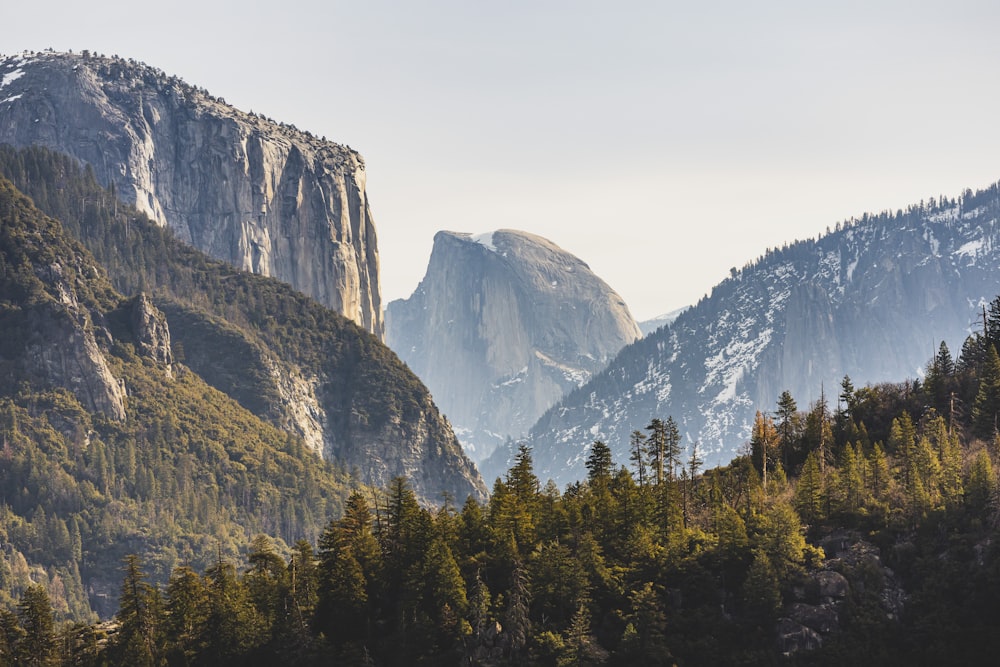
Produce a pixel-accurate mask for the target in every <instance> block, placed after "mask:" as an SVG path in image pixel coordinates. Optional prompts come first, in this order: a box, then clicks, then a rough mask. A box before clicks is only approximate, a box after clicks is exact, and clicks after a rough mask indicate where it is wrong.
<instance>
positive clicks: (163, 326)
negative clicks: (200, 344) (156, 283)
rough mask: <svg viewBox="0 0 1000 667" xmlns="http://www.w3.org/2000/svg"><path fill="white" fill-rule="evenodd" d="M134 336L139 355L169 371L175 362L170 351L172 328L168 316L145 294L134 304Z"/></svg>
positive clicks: (141, 294) (137, 298)
mask: <svg viewBox="0 0 1000 667" xmlns="http://www.w3.org/2000/svg"><path fill="white" fill-rule="evenodd" d="M131 319H132V335H133V337H134V338H135V343H136V347H137V348H138V351H139V354H141V355H143V356H146V357H149V358H150V359H152V360H153V361H155V362H156V363H159V364H163V365H164V366H166V367H167V369H168V370H169V368H170V365H171V364H172V363H173V362H174V355H173V352H172V351H171V349H170V328H169V327H168V326H167V318H166V316H165V315H164V314H163V313H162V312H160V310H159V309H158V308H157V307H156V306H154V305H153V302H152V301H150V300H149V297H147V296H146V294H145V293H140V294H139V296H137V297H136V298H135V300H134V301H133V303H132V318H131Z"/></svg>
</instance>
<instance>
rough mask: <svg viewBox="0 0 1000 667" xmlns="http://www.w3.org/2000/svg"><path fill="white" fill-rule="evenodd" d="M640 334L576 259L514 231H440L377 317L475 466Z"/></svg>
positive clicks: (611, 295) (624, 310) (626, 313)
mask: <svg viewBox="0 0 1000 667" xmlns="http://www.w3.org/2000/svg"><path fill="white" fill-rule="evenodd" d="M639 335H640V334H639V329H638V327H637V326H636V323H635V321H634V320H633V319H632V316H631V315H630V314H629V311H628V308H627V307H626V306H625V303H624V302H623V301H622V299H621V297H620V296H618V294H616V293H615V292H614V291H613V290H612V289H611V288H610V287H608V285H607V284H606V283H604V281H602V280H601V279H600V278H598V277H597V276H596V275H594V274H593V273H592V272H591V271H590V269H589V267H588V266H587V265H586V264H585V263H584V262H582V261H580V260H579V259H578V258H576V257H574V256H573V255H571V254H570V253H568V252H566V251H564V250H562V249H561V248H559V247H558V246H556V245H555V244H553V243H551V242H550V241H547V240H546V239H543V238H541V237H538V236H535V235H532V234H528V233H525V232H519V231H514V230H500V231H496V232H493V233H491V234H484V235H481V236H471V235H469V234H463V233H455V232H439V233H438V234H437V235H436V236H435V237H434V248H433V251H432V252H431V258H430V262H429V263H428V267H427V273H426V275H425V276H424V279H423V280H422V281H421V283H420V285H419V286H418V287H417V290H416V291H415V292H414V293H413V295H412V296H411V297H410V298H409V299H405V300H398V301H393V302H392V303H390V304H389V307H388V309H387V312H386V339H387V342H388V343H389V346H390V347H392V348H393V349H394V350H395V351H396V353H397V354H399V356H400V357H401V358H402V359H403V360H404V361H405V362H406V363H407V364H408V365H409V366H410V368H412V369H413V370H414V372H416V374H417V375H418V376H419V377H420V378H421V379H422V380H423V381H424V382H425V383H426V384H427V386H428V387H429V388H430V390H431V393H432V395H433V396H434V400H435V401H436V402H437V404H438V406H440V408H441V410H442V411H443V412H444V413H445V414H446V415H448V418H449V419H450V420H451V421H452V423H453V424H454V425H455V428H456V431H458V433H459V434H460V437H461V439H462V441H463V444H465V445H466V446H467V447H468V448H469V449H470V451H471V452H473V455H474V456H475V457H476V458H480V459H481V458H483V457H484V456H486V455H488V454H489V453H490V451H491V450H492V449H493V448H494V447H496V446H497V445H498V444H500V443H502V442H503V441H504V440H505V439H506V438H508V437H518V436H520V435H522V434H524V433H526V432H527V429H528V428H529V427H530V426H531V424H532V423H534V421H535V420H536V419H537V418H538V417H539V416H540V415H541V414H542V413H543V412H544V411H545V410H546V409H547V408H548V407H549V406H550V405H552V404H553V403H554V402H555V401H557V400H558V399H559V398H560V397H561V396H562V395H563V394H564V393H566V392H567V391H569V390H571V389H574V388H576V387H578V386H579V385H581V384H582V383H584V382H586V380H587V379H588V378H589V377H590V376H591V375H592V374H593V373H595V372H597V371H599V370H601V369H602V368H603V367H604V365H605V364H606V363H607V361H608V360H609V359H610V358H611V357H612V356H613V355H614V354H616V353H617V352H618V350H620V349H621V348H622V347H623V346H625V345H627V344H628V343H631V342H632V341H634V340H636V339H637V338H638V337H639Z"/></svg>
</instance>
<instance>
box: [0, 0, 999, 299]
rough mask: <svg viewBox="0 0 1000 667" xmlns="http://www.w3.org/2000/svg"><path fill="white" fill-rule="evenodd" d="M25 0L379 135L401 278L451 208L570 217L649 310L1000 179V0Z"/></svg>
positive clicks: (534, 219)
mask: <svg viewBox="0 0 1000 667" xmlns="http://www.w3.org/2000/svg"><path fill="white" fill-rule="evenodd" d="M816 4H817V3H801V2H766V3H745V2H728V1H727V2H703V3H674V2H618V3H613V4H612V3H598V2H582V1H574V2H568V1H565V2H538V1H537V0H536V1H535V2H521V1H512V2H507V3H499V4H498V3H470V2H459V1H448V0H431V1H429V2H423V3H404V2H378V1H365V2H353V3H344V2H310V1H304V0H293V1H291V2H285V3H282V4H281V5H280V6H279V5H273V4H270V3H258V2H250V3H248V2H240V3H212V2H191V1H190V0H179V1H178V2H174V3H171V4H169V5H162V4H161V5H137V4H135V3H132V2H124V1H118V0H116V1H113V2H91V3H82V4H81V3H69V2H54V3H53V2H36V3H27V2H21V3H8V5H7V6H5V7H4V12H3V14H4V16H3V20H2V22H0V52H2V53H7V54H11V53H16V52H19V51H21V50H26V49H27V50H42V49H45V48H49V47H51V48H54V49H57V50H74V51H80V50H83V49H89V50H91V51H94V52H97V53H104V54H107V55H112V54H117V55H120V56H122V57H126V58H134V59H136V60H141V61H143V62H145V63H147V64H150V65H153V66H155V67H158V68H160V69H162V70H164V71H166V72H168V73H169V74H175V75H177V76H180V77H182V78H183V79H185V80H186V81H188V82H189V83H191V84H194V85H198V86H200V87H204V88H207V89H208V90H209V91H210V92H212V93H213V94H215V95H218V96H222V97H224V98H225V99H226V100H227V101H228V102H230V103H231V104H234V105H235V106H237V107H239V108H242V109H244V110H254V111H257V112H259V113H263V114H265V115H267V116H270V117H272V118H274V119H276V120H280V121H284V122H287V123H293V124H295V125H297V126H298V127H299V128H300V129H304V130H309V131H311V132H313V133H314V134H316V135H320V136H323V135H325V136H326V137H328V138H329V139H331V140H334V141H337V142H339V143H346V144H349V145H350V146H352V147H353V148H355V149H357V150H359V151H360V152H361V153H362V155H364V157H365V159H366V162H367V171H368V193H369V196H370V198H371V202H372V208H373V212H374V214H375V220H376V224H377V227H378V231H379V247H380V251H381V260H382V290H383V297H384V299H385V301H389V300H392V299H396V298H401V297H406V296H409V294H410V293H411V292H412V291H413V289H414V288H415V287H416V285H417V282H418V281H419V280H420V278H421V276H422V275H423V272H424V269H425V267H426V263H427V259H428V256H429V253H430V248H431V241H432V238H433V235H434V233H435V232H436V231H438V230H440V229H452V230H461V231H471V232H482V231H488V230H492V229H496V228H500V227H512V228H518V229H524V230H528V231H531V232H533V233H536V234H540V235H542V236H545V237H547V238H549V239H551V240H552V241H554V242H555V243H557V244H558V245H560V246H562V247H563V248H565V249H567V250H569V251H570V252H573V253H574V254H576V255H578V256H579V257H581V258H582V259H583V260H584V261H586V262H588V263H589V264H590V266H591V268H593V269H594V271H595V272H596V273H597V274H598V275H600V276H601V277H603V278H604V279H605V280H606V281H607V282H608V283H609V284H610V285H611V286H612V287H614V288H615V289H616V290H617V291H618V292H619V293H620V294H621V295H622V296H623V297H624V298H625V300H626V302H627V303H628V304H629V306H630V308H631V310H632V313H633V315H635V316H636V318H637V319H647V318H650V317H653V316H655V315H657V314H660V313H662V312H665V311H668V310H672V309H674V308H676V307H678V306H683V305H686V304H690V303H693V302H694V301H696V300H697V299H698V298H699V297H700V296H701V295H702V294H704V293H705V292H707V291H708V290H710V289H711V287H712V285H714V284H715V283H716V282H718V281H719V280H721V279H722V278H724V277H725V276H726V275H727V274H728V271H729V268H730V267H732V266H735V267H739V266H742V265H743V264H744V263H746V262H747V261H749V260H751V259H753V258H755V257H757V256H758V255H760V254H762V253H763V252H764V251H765V250H766V249H767V248H768V247H771V246H778V245H781V244H783V243H785V242H788V241H791V240H793V239H798V238H806V237H812V236H815V235H817V234H819V233H822V232H823V231H824V230H825V229H826V228H827V227H833V226H834V225H835V223H836V222H837V221H839V220H843V219H846V218H849V217H851V216H853V215H861V214H862V213H864V212H866V211H879V210H882V209H886V208H892V209H895V208H900V207H905V206H906V205H908V204H911V203H916V202H919V201H920V200H921V199H922V198H926V197H930V196H936V195H938V194H946V195H949V196H954V195H958V194H960V192H961V191H962V190H963V189H964V188H967V187H971V188H976V187H983V186H986V185H988V184H989V183H992V182H994V181H996V180H998V179H1000V164H998V163H997V159H996V156H997V155H1000V124H998V123H997V122H996V118H997V117H998V111H1000V86H997V83H996V77H997V74H996V68H997V65H998V63H1000V42H998V40H996V38H995V35H996V31H997V28H998V27H1000V21H998V19H1000V6H997V5H996V3H991V2H975V1H968V2H961V1H959V2H955V1H952V2H947V3H946V2H934V3H919V2H841V3H837V6H836V7H821V6H813V5H816Z"/></svg>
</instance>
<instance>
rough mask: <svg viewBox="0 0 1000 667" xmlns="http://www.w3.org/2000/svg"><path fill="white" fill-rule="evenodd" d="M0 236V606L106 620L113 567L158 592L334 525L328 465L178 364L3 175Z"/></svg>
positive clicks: (163, 328)
mask: <svg viewBox="0 0 1000 667" xmlns="http://www.w3.org/2000/svg"><path fill="white" fill-rule="evenodd" d="M109 201H110V198H109ZM0 223H2V224H0V331H2V332H3V335H2V336H0V443H2V444H0V494H2V496H3V498H4V502H3V504H2V506H0V575H2V576H0V607H9V606H11V604H10V603H11V601H12V600H14V599H16V597H17V595H18V594H19V592H20V591H23V590H24V589H25V588H26V587H27V586H29V585H31V584H32V583H36V584H37V583H40V584H43V585H45V586H46V588H47V589H48V590H49V592H50V595H52V596H53V598H54V599H53V606H54V608H55V611H56V613H57V615H58V616H59V617H60V618H73V619H76V620H84V619H88V618H94V617H95V612H96V613H97V614H100V615H101V616H104V617H107V616H109V615H110V614H111V613H112V612H113V611H114V607H115V601H116V600H117V591H118V582H119V581H120V570H119V566H120V562H121V558H122V557H123V556H124V555H125V554H126V553H129V552H133V553H134V552H142V553H144V554H146V557H147V562H148V563H150V569H151V571H152V572H153V574H154V575H156V577H157V579H158V580H160V581H163V580H165V578H166V576H167V574H169V572H170V570H171V569H172V568H173V567H175V566H176V565H177V564H178V563H180V562H182V561H191V562H200V563H202V564H203V565H207V564H209V563H211V562H212V560H213V559H214V558H217V554H221V553H223V552H225V553H229V554H232V555H235V554H236V553H238V549H240V548H242V547H244V546H245V544H246V543H247V541H248V540H249V539H250V537H251V536H252V535H253V534H255V533H258V532H265V531H266V532H272V533H275V534H277V535H279V536H280V537H281V538H282V539H283V540H286V541H288V542H292V541H294V540H296V539H301V538H307V539H315V538H316V537H317V536H318V535H319V533H320V531H321V530H322V528H323V526H324V525H325V523H326V522H327V521H328V520H329V517H331V516H335V515H337V514H339V513H340V511H341V508H342V506H343V502H344V499H345V497H346V495H347V493H348V491H349V484H350V480H349V477H348V474H347V473H346V472H345V471H344V470H343V469H342V468H336V467H334V466H332V465H329V464H327V463H324V462H323V461H322V460H321V459H320V458H319V457H317V456H314V455H312V454H310V453H309V452H308V451H307V450H306V449H305V448H304V447H303V443H302V441H301V439H297V438H294V437H291V436H289V435H288V434H287V433H285V432H283V431H280V430H279V429H277V428H275V427H274V426H271V425H269V424H267V423H266V422H265V421H264V420H262V419H260V418H258V417H256V416H255V415H253V414H252V413H251V412H250V411H248V410H246V409H245V408H243V407H241V406H240V405H238V404H237V403H236V401H234V400H232V399H231V398H229V397H227V396H226V395H225V394H223V393H221V392H219V391H216V390H215V389H213V388H212V387H210V386H209V385H207V384H206V383H205V382H204V381H203V380H202V379H201V378H200V377H199V376H198V375H197V374H196V373H193V372H191V371H190V370H189V369H188V368H187V367H186V366H184V365H182V364H178V363H177V362H176V361H175V360H174V358H173V352H172V345H171V330H170V327H169V325H168V323H167V319H166V317H165V316H164V314H163V313H162V312H161V311H160V310H159V309H158V308H157V307H156V306H155V305H153V303H152V302H151V301H150V300H149V299H148V298H147V297H146V295H144V294H139V295H137V296H136V297H133V298H125V297H123V296H122V295H120V294H119V293H117V292H116V291H115V290H114V289H113V287H112V286H111V284H110V282H109V281H108V279H107V276H106V274H105V272H104V270H103V269H102V268H101V267H100V265H99V263H98V262H97V261H96V260H95V258H94V257H93V256H92V255H91V254H90V253H89V252H88V251H87V250H86V249H85V248H84V247H83V246H82V245H81V244H79V243H78V242H76V241H74V240H72V239H70V238H69V237H68V236H67V235H66V234H65V231H64V229H63V228H62V226H61V225H60V224H59V223H58V222H57V221H56V220H54V219H52V218H49V217H46V216H45V215H43V214H42V213H41V212H40V211H39V210H37V209H36V208H35V207H34V206H33V205H32V202H31V201H30V200H29V199H28V198H27V197H25V196H24V195H22V194H21V193H20V192H18V191H17V190H16V189H15V188H14V186H13V185H12V183H11V182H10V181H8V180H6V179H4V178H2V177H0Z"/></svg>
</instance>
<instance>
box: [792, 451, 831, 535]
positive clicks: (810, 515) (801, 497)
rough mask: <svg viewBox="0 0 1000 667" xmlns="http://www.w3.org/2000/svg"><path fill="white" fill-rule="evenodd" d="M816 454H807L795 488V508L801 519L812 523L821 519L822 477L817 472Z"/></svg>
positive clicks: (822, 500)
mask: <svg viewBox="0 0 1000 667" xmlns="http://www.w3.org/2000/svg"><path fill="white" fill-rule="evenodd" d="M818 456H819V455H818V454H817V453H816V452H809V455H808V456H807V457H806V462H805V463H804V464H803V466H802V473H801V475H799V483H798V485H797V486H796V488H795V507H796V509H797V510H798V511H799V513H800V514H801V515H802V518H803V519H805V520H806V521H807V522H809V523H814V522H816V521H818V520H820V519H821V518H822V517H823V508H824V506H825V502H824V496H825V494H824V492H823V491H824V489H823V486H824V484H823V476H822V474H821V473H820V470H819V461H818Z"/></svg>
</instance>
